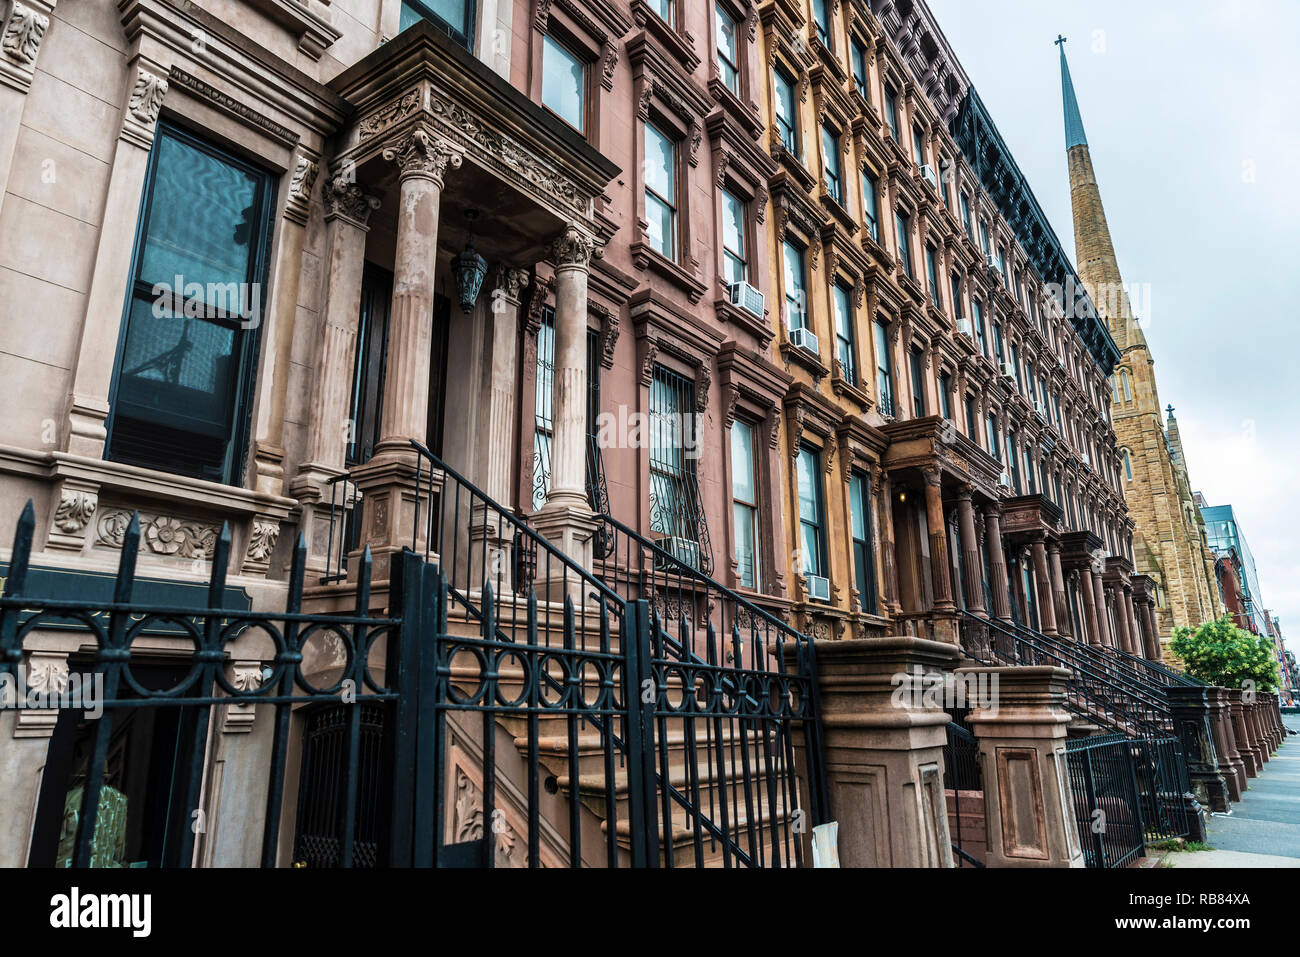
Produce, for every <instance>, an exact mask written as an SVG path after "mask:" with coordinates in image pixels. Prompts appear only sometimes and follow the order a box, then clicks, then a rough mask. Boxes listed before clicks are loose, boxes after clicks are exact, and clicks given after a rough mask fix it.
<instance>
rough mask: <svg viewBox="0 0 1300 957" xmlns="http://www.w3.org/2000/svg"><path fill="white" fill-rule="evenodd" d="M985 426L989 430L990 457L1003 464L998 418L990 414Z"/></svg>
mask: <svg viewBox="0 0 1300 957" xmlns="http://www.w3.org/2000/svg"><path fill="white" fill-rule="evenodd" d="M984 424H985V426H986V428H987V429H988V440H989V455H991V456H993V457H994V458H995V459H997V460H998V461H999V462H1001V461H1002V448H1001V446H1000V445H999V443H998V421H997V418H996V417H995V416H994V415H993V413H991V412H990V413H989V415H988V417H987V418H986V419H985V420H984Z"/></svg>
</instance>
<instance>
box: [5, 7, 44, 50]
mask: <svg viewBox="0 0 1300 957" xmlns="http://www.w3.org/2000/svg"><path fill="white" fill-rule="evenodd" d="M49 26H50V18H49V17H47V16H45V15H44V14H43V13H40V12H38V11H36V10H33V9H32V8H31V7H29V6H27V5H26V4H23V3H19V2H18V0H14V6H13V10H11V11H10V13H9V19H8V20H6V21H5V26H4V34H3V36H2V37H0V49H2V50H4V52H5V55H6V56H9V57H11V58H12V59H14V60H16V61H18V62H19V63H21V64H23V65H24V66H30V65H31V64H33V63H35V62H36V54H37V53H39V52H40V49H41V40H42V39H44V37H45V31H46V30H48V29H49Z"/></svg>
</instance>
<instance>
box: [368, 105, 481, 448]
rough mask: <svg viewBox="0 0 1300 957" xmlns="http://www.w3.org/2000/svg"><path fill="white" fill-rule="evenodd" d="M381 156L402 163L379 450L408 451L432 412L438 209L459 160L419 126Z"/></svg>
mask: <svg viewBox="0 0 1300 957" xmlns="http://www.w3.org/2000/svg"><path fill="white" fill-rule="evenodd" d="M383 156H384V159H386V160H388V161H390V162H394V163H396V164H397V166H398V168H399V169H400V183H401V186H400V190H401V196H400V199H399V200H398V206H397V252H396V255H395V256H394V266H393V301H392V309H391V314H390V317H389V320H388V352H387V354H386V356H385V362H384V416H383V428H382V432H381V436H380V440H379V443H378V445H377V446H376V448H375V453H376V457H391V456H393V455H397V454H405V453H406V452H408V451H409V449H410V440H411V439H415V440H416V441H418V442H424V441H425V438H426V431H427V425H428V415H429V357H430V352H429V349H430V344H431V343H432V339H433V294H434V271H435V266H436V262H437V258H438V215H439V211H440V209H441V206H442V187H443V182H444V177H445V176H446V173H447V168H448V167H449V166H450V167H452V168H453V169H455V168H457V167H459V166H460V164H461V155H460V153H459V152H457V151H456V150H455V148H454V147H453V146H452V145H451V144H449V143H446V142H444V141H441V140H439V139H438V138H437V137H436V136H435V135H434V134H433V133H432V132H431V131H430V130H428V129H425V128H424V127H419V126H418V127H416V128H415V129H413V130H411V132H409V133H408V134H407V135H406V136H405V137H404V138H403V139H402V140H401V141H400V142H398V143H397V144H396V145H394V146H391V147H389V148H388V149H386V150H384V153H383Z"/></svg>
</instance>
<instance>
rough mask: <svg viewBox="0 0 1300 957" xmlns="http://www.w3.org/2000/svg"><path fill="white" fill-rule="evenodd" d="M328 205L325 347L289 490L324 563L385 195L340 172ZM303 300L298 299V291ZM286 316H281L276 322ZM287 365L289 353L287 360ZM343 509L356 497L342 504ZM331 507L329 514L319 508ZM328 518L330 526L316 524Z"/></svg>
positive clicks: (324, 192)
mask: <svg viewBox="0 0 1300 957" xmlns="http://www.w3.org/2000/svg"><path fill="white" fill-rule="evenodd" d="M321 199H322V201H323V202H324V204H325V231H326V239H325V246H326V263H327V264H328V269H329V272H328V273H327V279H326V290H325V308H324V313H323V316H322V321H321V330H320V346H319V351H318V352H317V355H316V362H315V365H314V367H313V368H312V370H311V401H310V406H309V407H308V409H307V413H308V421H307V446H306V449H305V454H304V461H303V463H302V465H301V466H300V467H299V469H298V475H297V476H296V477H295V478H294V480H293V483H292V484H291V486H290V490H291V491H292V493H293V494H294V496H295V497H296V498H297V499H298V500H299V501H300V502H302V503H303V519H302V527H303V528H304V529H305V530H306V532H307V543H308V544H307V547H308V564H309V566H310V567H312V568H317V567H323V566H324V564H325V563H326V562H327V561H328V556H326V555H325V554H324V553H323V551H321V549H324V548H325V546H326V545H327V543H328V541H329V535H328V523H329V517H328V510H327V509H325V510H323V509H322V508H321V506H322V505H323V504H327V502H326V499H327V498H328V497H329V495H330V491H331V489H330V487H329V485H328V483H329V480H330V479H331V478H333V477H334V476H337V475H341V474H342V473H343V470H344V465H345V464H346V459H347V442H348V436H349V434H350V432H351V430H352V429H354V428H355V423H352V422H349V414H350V412H351V402H352V381H353V376H354V373H355V370H354V366H355V363H356V354H357V324H358V321H359V319H360V311H361V277H362V273H363V271H364V267H365V254H366V232H367V231H368V229H369V227H368V225H367V221H368V220H369V217H370V213H371V212H372V211H373V210H375V209H377V208H378V207H379V200H378V199H376V198H375V197H373V196H371V195H370V194H369V193H367V192H366V191H365V190H363V189H362V188H361V187H360V186H358V185H357V184H356V183H350V182H347V181H346V180H344V179H343V177H341V176H335V177H333V178H331V179H330V180H328V181H326V183H325V184H324V186H323V187H322V189H321ZM295 298H296V297H295ZM279 320H280V317H279V316H277V320H276V321H277V322H278V321H279ZM285 361H286V364H287V361H288V360H287V359H286V360H285ZM339 504H341V505H342V506H343V507H344V508H348V507H351V506H352V505H353V504H355V503H348V502H340V503H339ZM322 512H324V513H325V514H320V513H322ZM322 522H323V523H324V527H323V528H318V527H317V526H318V525H320V524H321V523H322Z"/></svg>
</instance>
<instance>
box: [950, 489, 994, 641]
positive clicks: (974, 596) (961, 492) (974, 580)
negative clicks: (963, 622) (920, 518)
mask: <svg viewBox="0 0 1300 957" xmlns="http://www.w3.org/2000/svg"><path fill="white" fill-rule="evenodd" d="M971 491H972V489H971V487H970V486H969V485H962V486H961V487H960V488H958V489H957V516H958V523H959V525H960V526H961V552H962V570H963V572H964V573H965V574H964V576H963V578H964V585H965V588H966V609H967V611H969V612H970V613H971V614H973V615H979V616H980V617H981V618H984V617H987V615H988V612H987V611H986V610H985V608H984V586H983V577H982V576H981V575H980V571H981V569H982V566H983V564H984V563H983V561H982V560H981V558H980V549H979V543H978V542H977V540H976V537H975V512H974V510H973V509H972V507H971Z"/></svg>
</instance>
